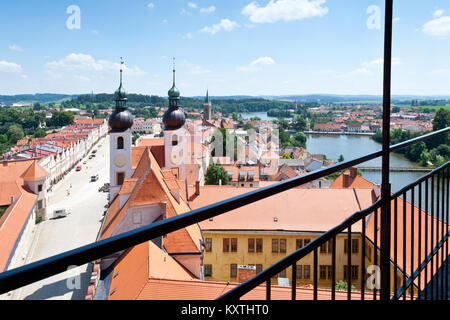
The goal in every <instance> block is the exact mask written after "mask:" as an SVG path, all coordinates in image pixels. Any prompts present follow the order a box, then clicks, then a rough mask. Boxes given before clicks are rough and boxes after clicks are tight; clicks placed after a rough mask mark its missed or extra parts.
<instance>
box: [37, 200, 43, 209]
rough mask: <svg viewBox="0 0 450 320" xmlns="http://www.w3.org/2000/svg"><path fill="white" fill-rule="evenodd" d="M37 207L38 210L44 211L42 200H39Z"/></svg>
mask: <svg viewBox="0 0 450 320" xmlns="http://www.w3.org/2000/svg"><path fill="white" fill-rule="evenodd" d="M37 206H38V210H40V209H42V200H38V202H37Z"/></svg>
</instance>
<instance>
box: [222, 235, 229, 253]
mask: <svg viewBox="0 0 450 320" xmlns="http://www.w3.org/2000/svg"><path fill="white" fill-rule="evenodd" d="M223 252H230V238H223Z"/></svg>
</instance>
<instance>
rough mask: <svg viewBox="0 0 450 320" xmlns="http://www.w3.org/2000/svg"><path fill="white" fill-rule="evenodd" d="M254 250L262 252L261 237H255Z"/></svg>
mask: <svg viewBox="0 0 450 320" xmlns="http://www.w3.org/2000/svg"><path fill="white" fill-rule="evenodd" d="M256 252H263V239H261V238H257V239H256Z"/></svg>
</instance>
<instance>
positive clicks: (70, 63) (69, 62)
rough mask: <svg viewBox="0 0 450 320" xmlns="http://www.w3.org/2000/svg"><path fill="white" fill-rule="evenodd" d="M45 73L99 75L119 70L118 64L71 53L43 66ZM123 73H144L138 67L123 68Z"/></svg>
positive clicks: (132, 74) (135, 74)
mask: <svg viewBox="0 0 450 320" xmlns="http://www.w3.org/2000/svg"><path fill="white" fill-rule="evenodd" d="M45 66H46V68H47V71H51V72H61V71H71V72H89V73H101V74H108V75H109V74H114V73H118V71H119V70H120V63H118V62H111V61H108V60H96V59H94V57H92V56H91V55H88V54H83V53H78V54H77V53H71V54H69V55H68V56H66V57H65V58H63V59H61V60H58V61H52V62H48V63H46V64H45ZM123 69H124V72H126V73H127V74H128V75H130V76H137V75H145V74H146V73H145V72H144V71H142V70H141V69H139V68H138V67H134V68H129V67H127V66H126V65H124V67H123Z"/></svg>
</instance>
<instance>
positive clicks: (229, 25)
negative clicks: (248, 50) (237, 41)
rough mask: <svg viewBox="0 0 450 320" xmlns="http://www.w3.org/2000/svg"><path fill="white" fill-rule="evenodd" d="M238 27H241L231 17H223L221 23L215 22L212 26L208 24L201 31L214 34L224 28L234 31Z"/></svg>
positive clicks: (224, 29)
mask: <svg viewBox="0 0 450 320" xmlns="http://www.w3.org/2000/svg"><path fill="white" fill-rule="evenodd" d="M236 27H239V25H238V24H237V23H236V22H234V21H231V20H229V19H222V20H220V23H218V24H214V25H212V26H210V27H209V26H206V27H204V28H203V29H201V30H200V32H206V33H209V34H212V35H214V34H216V33H217V32H219V31H222V30H223V31H228V32H229V31H232V30H233V29H234V28H236Z"/></svg>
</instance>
